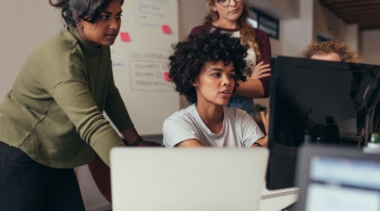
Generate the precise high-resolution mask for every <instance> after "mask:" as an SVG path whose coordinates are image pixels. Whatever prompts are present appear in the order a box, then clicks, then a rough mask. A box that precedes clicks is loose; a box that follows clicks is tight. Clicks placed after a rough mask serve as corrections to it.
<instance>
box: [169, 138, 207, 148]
mask: <svg viewBox="0 0 380 211" xmlns="http://www.w3.org/2000/svg"><path fill="white" fill-rule="evenodd" d="M176 147H203V145H202V144H201V143H200V142H199V141H198V140H195V139H192V140H186V141H182V142H181V143H179V144H177V145H176Z"/></svg>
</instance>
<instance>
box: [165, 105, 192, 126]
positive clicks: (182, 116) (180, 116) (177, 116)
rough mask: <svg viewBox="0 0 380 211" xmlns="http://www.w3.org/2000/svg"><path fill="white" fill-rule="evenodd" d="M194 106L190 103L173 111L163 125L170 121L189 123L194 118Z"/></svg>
mask: <svg viewBox="0 0 380 211" xmlns="http://www.w3.org/2000/svg"><path fill="white" fill-rule="evenodd" d="M194 109H195V106H194V104H193V105H190V106H188V107H187V108H184V109H181V110H179V111H176V112H174V113H173V114H172V115H171V116H169V117H168V118H167V119H166V120H165V121H164V126H165V125H168V124H171V123H182V124H191V122H192V120H193V119H194Z"/></svg>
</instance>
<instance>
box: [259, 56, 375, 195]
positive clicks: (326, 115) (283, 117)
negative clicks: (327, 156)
mask: <svg viewBox="0 0 380 211" xmlns="http://www.w3.org/2000/svg"><path fill="white" fill-rule="evenodd" d="M379 79H380V66H376V65H367V64H354V63H345V62H331V61H321V60H311V59H305V58H292V57H282V56H277V57H274V58H272V75H271V93H270V110H271V111H270V129H269V130H270V133H269V149H270V157H269V164H268V171H267V176H266V186H267V189H270V190H273V189H282V188H287V187H294V186H295V184H294V177H295V168H296V162H297V152H298V148H299V147H300V146H301V145H303V144H304V143H305V141H306V142H316V143H321V144H323V143H329V144H336V145H340V144H342V143H344V142H343V141H344V139H347V140H351V141H358V142H364V140H366V139H368V133H371V132H372V131H377V130H378V128H379V127H378V122H379V118H378V116H380V115H379V113H380V112H374V111H376V109H375V107H376V105H377V102H378V99H379V97H378V94H379V86H378V85H379ZM378 110H380V109H378ZM369 116H370V117H371V118H368V117H369ZM358 127H359V129H358ZM361 129H363V130H361ZM358 131H360V132H358ZM362 131H364V133H363V134H362V133H361V132H362Z"/></svg>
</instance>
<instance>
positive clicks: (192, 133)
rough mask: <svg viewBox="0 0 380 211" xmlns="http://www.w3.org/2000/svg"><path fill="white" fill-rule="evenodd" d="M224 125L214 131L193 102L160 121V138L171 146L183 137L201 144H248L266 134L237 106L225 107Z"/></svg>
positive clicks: (167, 145) (166, 144) (219, 145)
mask: <svg viewBox="0 0 380 211" xmlns="http://www.w3.org/2000/svg"><path fill="white" fill-rule="evenodd" d="M223 112H224V119H223V128H222V131H221V132H220V134H215V133H213V132H211V131H210V129H209V128H208V127H207V126H206V125H205V123H204V122H203V120H202V119H201V117H200V116H199V114H198V111H197V109H196V107H195V104H192V105H190V106H189V107H187V108H185V109H182V110H180V111H177V112H175V113H174V114H173V115H171V116H170V117H169V118H167V119H166V120H165V122H164V125H163V136H164V137H163V142H164V145H165V146H166V147H174V146H175V145H177V144H179V143H180V142H182V141H185V140H190V139H196V140H198V141H199V142H200V143H201V144H202V145H203V146H211V147H250V146H252V144H253V143H255V142H256V141H257V140H258V139H260V138H263V137H265V136H264V134H263V133H262V132H261V130H260V128H259V126H258V125H257V123H256V122H255V121H254V120H253V119H252V117H251V116H249V114H248V113H247V112H245V111H243V110H240V109H237V108H227V107H224V109H223Z"/></svg>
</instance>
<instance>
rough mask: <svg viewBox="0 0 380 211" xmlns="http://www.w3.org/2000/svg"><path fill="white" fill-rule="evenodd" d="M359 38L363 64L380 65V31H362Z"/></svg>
mask: <svg viewBox="0 0 380 211" xmlns="http://www.w3.org/2000/svg"><path fill="white" fill-rule="evenodd" d="M360 36H361V43H360V45H361V52H362V57H363V61H364V63H368V64H377V65H380V50H379V49H380V41H379V37H380V30H369V31H363V32H361V33H360Z"/></svg>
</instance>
